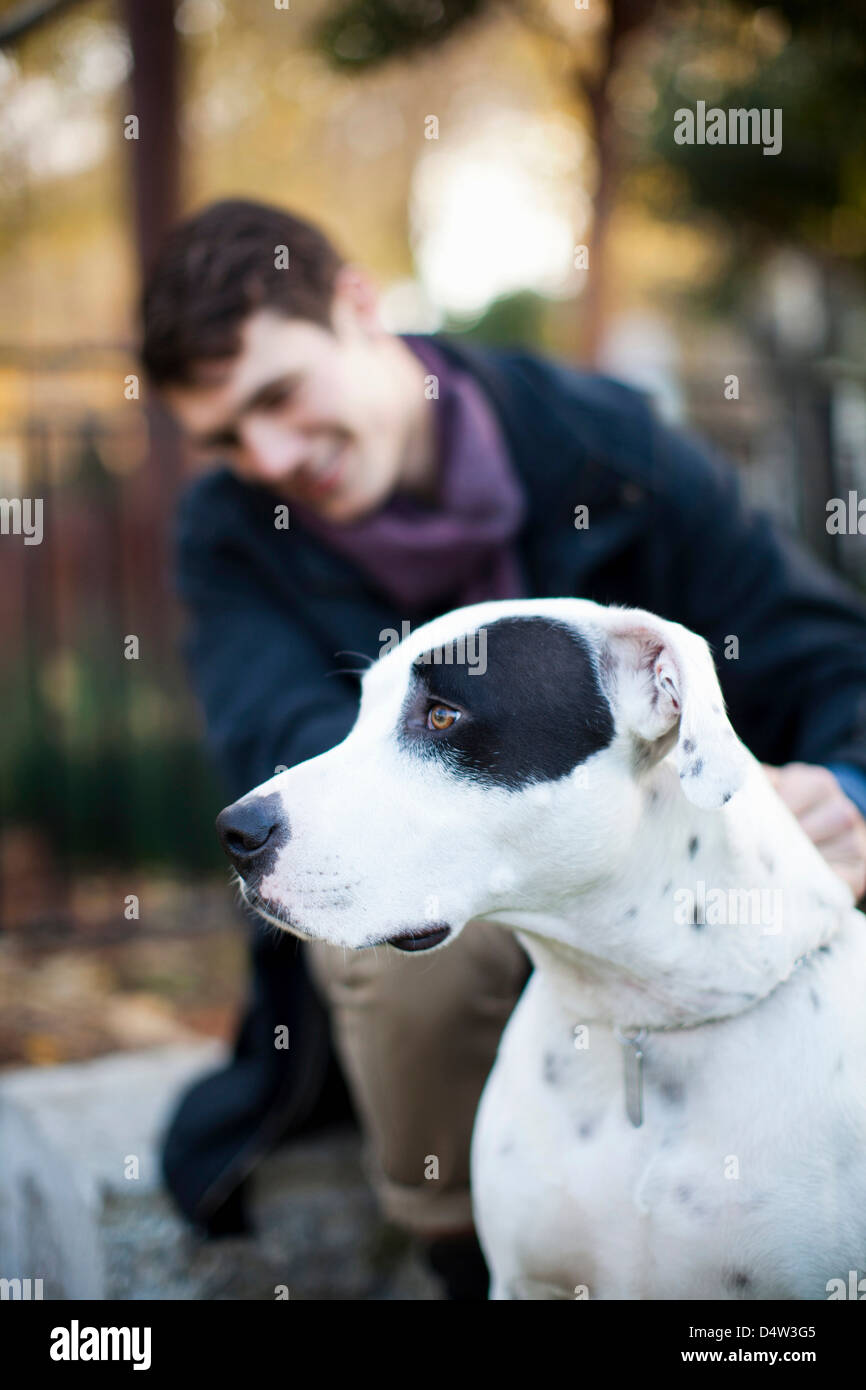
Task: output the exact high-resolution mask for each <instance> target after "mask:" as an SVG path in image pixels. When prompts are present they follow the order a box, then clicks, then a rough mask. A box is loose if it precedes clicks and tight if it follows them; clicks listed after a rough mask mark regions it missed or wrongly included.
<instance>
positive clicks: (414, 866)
mask: <svg viewBox="0 0 866 1390" xmlns="http://www.w3.org/2000/svg"><path fill="white" fill-rule="evenodd" d="M482 637H483V648H484V661H483V662H478V661H476V662H475V664H474V666H470V665H469V664H468V663H467V662H466V661H465V660H464V661H462V662H461V661H459V660H457V659H455V658H457V657H459V655H460V652H461V651H463V652H464V653H465V652H466V651H467V650H471V651H473V652H474V653H476V655H477V654H478V652H479V651H480V649H481V648H480V640H481V638H482ZM461 644H462V645H461ZM218 828H219V833H220V836H221V838H222V842H223V845H224V847H225V849H226V851H227V853H228V855H229V857H230V859H231V860H232V862H233V864H234V866H235V868H236V869H237V871H238V873H239V875H240V877H241V879H242V884H243V887H242V891H243V893H244V895H245V896H246V898H247V900H248V902H249V903H250V904H251V905H252V906H253V907H254V908H255V909H256V910H257V911H259V912H260V913H261V914H262V915H263V916H264V917H265V918H267V919H268V920H269V921H271V922H272V923H275V924H277V925H278V926H280V927H281V928H284V929H286V930H288V931H291V932H294V933H295V934H296V935H298V936H300V937H301V938H303V939H306V940H320V941H326V942H331V943H333V944H334V945H338V946H343V947H352V948H356V949H364V948H369V947H372V946H382V945H383V944H387V945H389V946H391V947H393V948H395V949H398V950H401V951H413V952H426V951H430V950H437V949H439V950H447V949H448V943H449V941H451V940H453V939H454V938H455V937H456V936H457V935H458V934H459V932H460V931H461V930H462V928H463V927H464V926H465V924H466V923H468V922H469V921H471V920H473V919H477V918H482V919H486V920H487V921H491V922H495V923H499V924H500V925H501V926H502V927H503V929H505V930H510V931H513V932H516V933H517V936H518V939H519V940H520V941H521V942H522V944H523V945H524V947H525V949H526V951H527V952H528V954H529V956H530V958H531V961H532V964H533V966H534V970H533V973H532V975H531V976H530V979H529V982H528V984H527V986H526V988H525V990H524V992H523V994H522V995H521V997H520V999H519V1001H518V1003H517V1006H516V1008H515V1010H514V1012H513V1014H512V1016H511V1018H510V1020H509V1023H508V1025H507V1027H506V1029H505V1031H504V1033H503V1036H502V1040H501V1043H500V1047H499V1050H498V1054H497V1058H496V1061H495V1064H494V1066H493V1069H492V1071H491V1073H490V1076H489V1078H488V1081H487V1084H486V1086H485V1089H484V1092H483V1095H482V1098H481V1101H480V1104H479V1108H478V1113H477V1118H476V1123H475V1129H474V1133H473V1138H472V1153H471V1182H472V1193H473V1207H474V1212H475V1219H476V1225H477V1229H478V1234H479V1239H480V1242H481V1245H482V1249H483V1251H484V1254H485V1257H486V1259H487V1262H488V1265H489V1267H490V1270H491V1289H490V1297H491V1298H492V1299H565V1298H567V1299H582V1298H595V1299H777V1298H782V1299H821V1298H827V1297H828V1296H835V1295H832V1289H834V1288H835V1287H837V1286H839V1281H842V1282H843V1283H844V1284H845V1285H846V1286H847V1283H848V1281H849V1277H850V1274H851V1272H852V1271H854V1272H856V1273H857V1276H858V1277H859V1276H860V1275H862V1274H863V1273H864V1272H866V1160H864V1154H866V1009H864V1001H866V935H864V928H866V923H864V920H863V917H862V915H861V914H860V913H859V912H857V911H856V910H855V908H854V905H853V901H852V894H851V892H850V890H849V889H848V888H847V887H846V885H845V884H844V883H843V882H842V881H841V880H840V879H839V878H837V876H836V875H835V874H834V873H833V872H832V870H831V869H830V868H829V866H828V865H827V864H826V862H825V861H824V859H823V858H822V857H821V855H820V854H819V852H818V850H817V849H816V848H815V847H814V845H813V844H812V843H811V842H810V841H809V839H808V838H807V837H806V835H805V834H804V833H803V831H802V830H801V828H800V827H799V825H798V823H797V821H796V820H795V818H794V817H793V815H792V814H791V813H790V812H789V811H788V809H787V808H786V807H785V806H784V804H783V803H782V801H781V800H780V798H779V797H778V796H777V795H776V793H775V791H774V790H773V788H772V787H771V785H770V782H769V779H768V778H767V776H766V774H765V772H764V770H763V769H762V767H761V765H760V763H759V762H758V761H757V760H756V759H755V758H754V757H753V755H752V754H751V753H750V752H749V751H748V750H747V749H746V748H745V747H744V745H743V744H742V743H741V742H740V740H739V739H738V738H737V736H736V734H735V732H734V730H733V728H732V726H731V724H730V722H729V720H728V717H727V714H726V712H725V708H724V702H723V699H722V694H721V690H720V687H719V683H718V679H717V676H716V672H715V668H714V665H713V661H712V657H711V655H710V651H709V648H708V647H707V644H706V643H705V642H704V641H703V640H702V639H701V638H699V637H698V636H696V635H695V634H694V633H692V632H690V631H689V630H688V629H686V628H684V627H682V626H680V625H679V624H677V623H673V622H669V621H666V620H663V619H661V618H658V617H656V616H655V615H653V614H651V613H648V612H644V611H642V610H638V609H626V608H607V607H603V606H600V605H598V604H595V603H592V602H589V601H587V600H582V599H556V600H546V599H545V600H542V599H538V600H534V599H533V600H519V601H505V602H491V603H483V604H478V605H473V606H472V607H469V608H464V609H458V610H455V611H453V612H451V613H449V614H446V615H445V616H443V617H441V618H438V619H436V620H435V621H433V622H432V623H429V624H427V625H425V626H424V627H421V628H419V629H418V630H417V631H415V632H414V633H412V634H410V635H408V636H407V637H406V638H405V639H404V640H403V641H402V642H401V643H400V644H399V645H398V646H396V647H394V648H393V650H390V651H389V652H388V653H387V654H386V655H384V656H383V657H381V658H380V659H379V660H378V661H377V662H376V663H374V664H373V665H372V666H371V667H370V669H369V670H368V671H366V672H365V674H364V676H363V681H362V691H361V702H360V708H359V713H358V717H357V721H356V723H355V725H354V727H353V729H352V730H351V732H350V733H349V735H348V737H347V738H346V739H345V740H344V741H343V742H342V743H341V744H340V745H339V746H338V747H336V748H333V749H332V750H330V751H329V752H327V753H324V754H322V755H321V756H320V757H316V758H312V759H311V760H309V761H308V762H306V763H303V764H301V765H299V766H296V767H294V768H291V769H290V770H289V771H285V772H281V773H279V774H278V775H277V776H275V777H273V778H271V779H270V780H269V781H267V782H265V783H263V784H262V785H261V786H259V787H257V788H256V789H255V790H254V791H252V792H250V793H249V794H248V795H247V796H244V797H243V798H242V799H241V800H240V801H238V802H236V803H235V804H234V805H233V806H230V807H228V808H227V809H226V810H225V811H223V812H222V813H221V815H220V816H219V818H218ZM855 1283H856V1281H855Z"/></svg>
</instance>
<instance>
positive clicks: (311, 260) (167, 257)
mask: <svg viewBox="0 0 866 1390" xmlns="http://www.w3.org/2000/svg"><path fill="white" fill-rule="evenodd" d="M281 247H286V248H287V249H288V266H287V267H286V268H283V269H278V264H279V256H280V251H279V248H281ZM343 264H344V261H343V258H342V256H340V254H339V252H338V251H337V250H336V249H335V248H334V247H333V246H332V244H331V242H330V241H329V240H328V238H327V237H326V236H325V235H324V233H323V232H321V231H320V230H319V229H318V227H314V226H313V225H312V224H311V223H309V222H305V221H303V219H302V218H300V217H295V216H294V214H293V213H290V212H286V211H285V210H284V209H283V208H277V207H270V206H268V204H266V203H253V202H248V201H246V200H245V199H240V198H230V199H226V200H224V201H222V202H219V203H211V204H210V205H209V206H208V207H206V208H204V209H203V210H202V211H201V212H198V213H196V214H195V215H194V216H193V217H189V218H187V219H186V220H185V221H184V222H181V223H179V224H178V226H176V227H175V228H174V229H173V231H171V232H170V233H169V235H168V237H167V239H166V241H165V242H164V244H163V246H162V248H161V249H160V251H159V253H158V255H157V257H156V259H155V261H154V263H153V266H152V268H151V270H150V272H149V274H148V277H147V282H146V285H145V288H144V293H143V295H142V301H141V318H142V330H143V332H142V345H141V360H142V364H143V366H144V369H145V371H146V373H147V375H148V377H149V378H150V380H151V382H152V383H153V385H154V386H164V385H167V384H168V383H173V384H177V385H182V384H188V383H189V382H190V381H192V380H193V378H194V368H195V364H196V363H197V362H202V361H206V360H213V359H216V358H225V357H234V356H235V355H236V354H237V353H238V352H239V350H240V329H241V325H242V323H243V322H244V320H245V319H246V318H247V317H248V316H249V315H250V314H251V313H254V312H255V310H257V309H274V310H276V311H277V312H279V313H282V314H285V315H286V316H287V317H289V318H299V319H307V320H309V321H312V322H313V323H316V324H319V325H320V326H321V327H323V328H328V329H330V328H331V327H332V322H331V306H332V303H333V297H334V285H335V281H336V277H337V272H338V270H339V269H340V267H341V266H342V265H343Z"/></svg>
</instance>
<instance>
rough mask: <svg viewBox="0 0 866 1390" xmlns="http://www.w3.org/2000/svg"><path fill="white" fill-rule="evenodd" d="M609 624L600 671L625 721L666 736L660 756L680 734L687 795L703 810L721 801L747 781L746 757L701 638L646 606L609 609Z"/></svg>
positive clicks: (653, 736) (679, 760) (677, 756)
mask: <svg viewBox="0 0 866 1390" xmlns="http://www.w3.org/2000/svg"><path fill="white" fill-rule="evenodd" d="M605 628H606V639H605V648H604V651H603V654H602V669H603V670H604V672H605V674H606V676H607V678H608V680H609V682H610V684H611V700H612V702H613V704H614V707H615V709H616V711H617V718H618V722H619V723H620V725H621V726H624V727H626V728H628V729H631V731H632V732H633V733H634V734H635V735H636V736H637V737H639V738H641V739H643V740H644V741H646V742H648V743H650V744H653V743H656V742H657V741H659V740H661V741H662V742H661V744H660V746H659V756H660V757H661V756H663V755H664V754H665V753H666V752H667V751H668V749H669V748H670V746H671V740H672V739H675V740H676V742H675V745H674V750H673V756H674V761H675V763H676V766H677V770H678V772H679V775H680V784H681V786H682V789H683V792H684V793H685V795H686V796H687V797H688V799H689V801H691V802H692V803H693V804H694V805H695V806H700V807H702V808H703V809H704V810H716V809H717V808H718V807H720V806H724V804H725V803H726V802H727V801H730V799H731V797H732V796H733V794H734V792H735V791H737V790H738V788H739V787H740V786H741V785H742V782H743V780H744V778H745V775H746V771H747V768H748V755H747V753H746V750H745V749H744V747H743V745H742V744H741V743H740V741H739V739H738V738H737V736H736V734H735V733H734V731H733V729H732V728H731V725H730V723H729V722H728V718H727V715H726V714H725V706H724V700H723V698H722V692H721V688H720V686H719V680H718V677H717V675H716V668H715V666H714V665H713V659H712V656H711V655H710V649H709V647H708V646H707V644H706V642H705V641H704V639H703V638H702V637H698V636H697V635H696V634H695V633H694V632H689V630H688V628H685V627H681V626H680V624H679V623H671V622H667V621H666V620H665V619H663V618H657V617H656V616H655V615H654V614H652V613H646V612H643V611H642V610H641V609H627V608H609V609H607V610H606V622H605ZM666 735H669V736H670V737H666Z"/></svg>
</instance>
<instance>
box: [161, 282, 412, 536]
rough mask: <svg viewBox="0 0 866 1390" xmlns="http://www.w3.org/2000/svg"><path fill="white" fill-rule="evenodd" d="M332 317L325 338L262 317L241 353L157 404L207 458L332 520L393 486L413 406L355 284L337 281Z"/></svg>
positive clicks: (200, 371)
mask: <svg viewBox="0 0 866 1390" xmlns="http://www.w3.org/2000/svg"><path fill="white" fill-rule="evenodd" d="M333 322H334V331H333V332H329V331H328V330H327V329H324V328H320V327H319V326H318V325H317V324H314V323H312V322H310V321H308V320H304V319H291V318H286V317H284V316H283V315H281V314H278V313H276V312H275V311H273V310H270V309H261V310H257V311H256V312H254V313H253V314H251V315H250V316H249V318H248V319H246V321H245V322H244V324H243V328H242V334H241V350H240V352H239V354H238V355H237V356H236V357H234V358H231V359H228V360H221V361H218V362H202V363H201V364H199V366H198V368H197V371H196V380H195V383H194V384H191V385H184V386H173V387H169V388H166V390H165V392H164V397H165V400H166V403H167V404H168V406H169V409H170V410H171V411H172V412H173V413H174V415H175V417H176V418H177V420H178V421H179V423H180V425H181V428H182V429H183V430H184V431H185V433H186V434H187V436H188V437H189V439H190V440H191V442H192V444H193V447H194V448H195V449H196V451H197V452H198V454H199V455H200V457H201V458H202V459H203V460H205V461H208V462H213V463H216V462H219V463H223V464H226V465H227V466H228V467H229V468H231V470H232V471H233V472H234V473H235V474H236V476H237V477H239V478H241V479H243V480H244V481H245V482H249V483H254V484H257V485H261V486H264V487H267V488H269V489H270V490H271V491H272V492H274V493H275V494H276V495H277V496H279V497H280V498H281V499H283V500H285V501H287V502H290V503H291V502H297V503H300V504H302V505H304V506H307V507H309V508H311V509H312V510H314V511H316V512H318V513H319V515H320V516H322V517H323V518H324V519H326V520H328V521H334V522H338V523H339V522H351V521H354V520H356V519H358V518H360V517H362V516H364V515H365V514H366V513H368V512H370V511H373V510H375V509H376V508H377V507H378V506H379V505H381V504H382V503H383V502H384V501H385V500H386V498H387V497H388V495H389V494H390V493H391V492H392V491H393V489H394V487H395V486H396V484H397V482H398V480H399V478H400V474H401V467H402V464H403V460H404V457H405V454H406V450H407V445H408V441H409V434H410V430H411V428H412V423H411V422H412V414H413V409H412V407H413V405H414V402H413V401H412V400H411V396H410V399H408V400H407V393H406V390H405V382H402V383H401V384H400V385H399V386H398V385H397V381H396V380H395V374H394V372H393V370H390V369H389V357H388V353H387V350H384V351H383V346H384V345H385V344H386V341H387V335H385V334H384V333H383V332H382V330H381V329H379V328H378V327H377V326H376V324H375V320H374V318H373V316H372V314H371V312H370V310H369V308H368V303H367V301H366V299H365V288H364V286H363V284H362V286H361V288H360V289H359V281H358V279H357V278H352V277H348V278H344V279H343V280H342V281H341V282H339V283H338V289H337V293H336V294H335V298H334V306H333ZM390 341H392V342H393V340H390ZM411 394H414V393H411ZM420 395H421V393H420V392H419V396H420Z"/></svg>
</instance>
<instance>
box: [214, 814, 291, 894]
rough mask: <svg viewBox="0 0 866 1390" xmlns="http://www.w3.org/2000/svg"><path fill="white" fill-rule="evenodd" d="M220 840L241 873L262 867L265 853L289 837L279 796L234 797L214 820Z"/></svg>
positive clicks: (271, 850)
mask: <svg viewBox="0 0 866 1390" xmlns="http://www.w3.org/2000/svg"><path fill="white" fill-rule="evenodd" d="M216 828H217V834H218V835H219V837H220V843H221V844H222V847H223V849H224V850H225V852H226V854H227V855H228V857H229V859H230V860H231V861H232V863H233V864H234V866H235V868H236V869H237V870H238V872H239V873H240V874H241V875H244V874H247V873H249V872H250V870H251V869H253V868H258V869H260V868H263V867H264V864H263V862H262V861H263V858H264V856H265V854H269V853H272V852H273V851H274V850H275V849H277V848H278V847H279V845H281V844H284V843H285V841H286V840H287V839H288V826H287V825H286V823H285V820H284V818H283V816H282V815H281V812H280V807H279V798H278V797H273V796H260V797H255V798H254V799H252V800H250V801H236V802H235V803H234V805H233V806H227V807H226V808H225V810H224V811H220V813H219V815H218V816H217V820H216Z"/></svg>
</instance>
